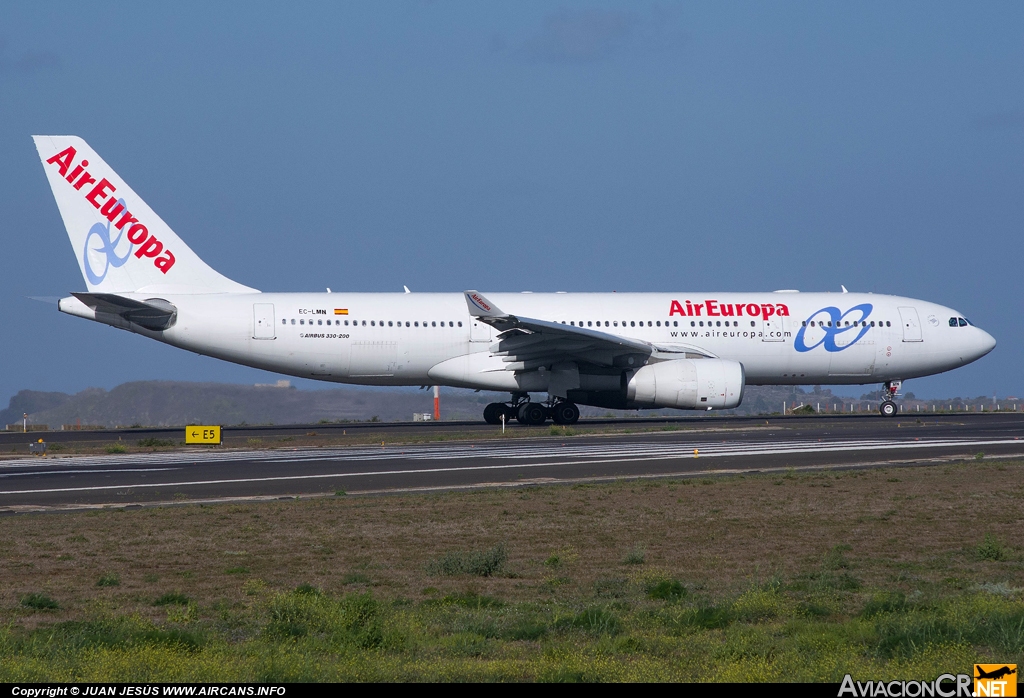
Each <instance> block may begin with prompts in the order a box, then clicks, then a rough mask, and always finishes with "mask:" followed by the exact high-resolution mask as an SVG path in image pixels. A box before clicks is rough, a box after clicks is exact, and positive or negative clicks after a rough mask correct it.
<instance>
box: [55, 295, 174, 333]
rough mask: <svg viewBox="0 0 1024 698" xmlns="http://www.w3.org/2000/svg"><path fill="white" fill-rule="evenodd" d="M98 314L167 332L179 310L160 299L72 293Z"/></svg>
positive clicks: (148, 328)
mask: <svg viewBox="0 0 1024 698" xmlns="http://www.w3.org/2000/svg"><path fill="white" fill-rule="evenodd" d="M71 295H72V296H74V297H75V298H77V299H78V300H80V301H82V302H83V303H84V304H85V305H87V306H89V307H90V308H92V309H93V310H95V311H96V312H97V313H106V314H108V315H120V316H121V317H123V318H124V319H125V320H128V321H129V322H134V323H135V324H136V325H139V326H141V327H145V328H146V329H147V330H166V329H167V328H168V327H170V326H171V325H173V324H174V321H175V319H176V318H177V314H178V309H177V308H176V307H174V305H173V304H171V303H168V302H167V301H165V300H162V299H160V298H151V299H149V300H146V301H137V300H133V299H131V298H125V297H124V296H119V295H117V294H116V293H72V294H71Z"/></svg>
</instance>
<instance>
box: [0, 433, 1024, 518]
mask: <svg viewBox="0 0 1024 698" xmlns="http://www.w3.org/2000/svg"><path fill="white" fill-rule="evenodd" d="M601 423H602V424H604V423H605V422H604V421H603V420H602V422H601ZM629 423H630V424H635V423H636V420H630V421H629ZM656 424H657V422H656V423H655V424H654V425H656ZM671 424H672V425H673V426H674V427H678V430H674V431H658V432H653V433H641V434H618V435H602V436H581V437H552V436H548V435H547V430H538V431H537V434H538V436H537V437H536V438H517V439H515V440H507V441H495V440H488V441H460V442H448V443H438V444H427V445H415V446H401V445H398V446H383V447H380V446H373V447H366V446H360V447H335V448H329V447H321V448H292V449H275V450H262V451H252V450H248V451H247V450H224V449H216V448H214V449H195V450H179V451H171V452H162V453H161V452H157V453H146V454H130V455H103V456H69V457H48V458H45V459H42V458H19V459H9V460H3V461H0V512H4V511H6V512H18V511H31V510H39V509H50V508H57V509H60V508H77V507H88V506H98V505H110V504H115V505H122V506H123V505H135V504H157V503H174V502H182V501H212V500H220V501H223V500H231V499H239V498H242V499H246V498H250V499H254V498H275V497H294V496H298V495H317V494H331V493H334V492H336V491H337V490H345V491H346V492H348V493H351V494H356V493H374V492H389V491H392V492H394V491H408V490H418V489H455V488H463V487H481V486H496V485H523V484H532V483H551V482H572V481H580V480H601V479H615V478H633V477H665V476H678V477H696V476H707V475H714V474H726V473H737V472H771V471H776V470H786V469H788V468H795V469H822V468H849V467H875V466H879V465H891V464H898V465H912V464H924V463H929V462H937V461H942V460H961V459H971V458H974V457H975V454H977V453H978V452H984V453H985V454H986V457H1009V456H1021V457H1024V415H1021V414H1019V413H1018V414H1013V413H1003V414H988V415H985V414H978V415H952V416H948V417H937V418H932V419H924V418H922V420H921V421H920V422H918V421H917V420H916V419H903V420H884V419H882V418H880V417H879V418H876V417H863V418H855V417H832V418H829V417H813V418H790V417H787V418H776V419H774V420H772V419H768V420H765V419H764V418H760V419H756V418H752V419H719V420H713V421H712V420H700V419H690V420H677V421H673V422H671ZM376 426H377V428H378V429H380V428H385V429H387V427H388V425H376ZM434 426H437V425H415V426H413V425H397V426H394V427H393V428H394V429H396V430H397V429H421V430H422V429H430V428H431V427H434ZM472 426H473V428H477V425H472ZM649 426H651V425H649ZM349 427H350V428H351V425H349ZM298 428H300V429H301V428H303V427H298ZM317 428H318V429H321V428H322V425H317ZM487 428H488V429H491V430H493V429H494V427H487ZM279 429H280V428H279ZM462 431H465V430H464V429H463V430H462ZM106 438H107V440H109V439H110V437H109V435H108V436H107V437H106Z"/></svg>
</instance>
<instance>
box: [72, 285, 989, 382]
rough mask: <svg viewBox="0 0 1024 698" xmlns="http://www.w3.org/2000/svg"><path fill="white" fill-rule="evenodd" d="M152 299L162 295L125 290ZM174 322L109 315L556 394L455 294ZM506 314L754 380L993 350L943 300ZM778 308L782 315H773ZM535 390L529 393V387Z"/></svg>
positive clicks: (758, 302)
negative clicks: (739, 369) (518, 363)
mask: <svg viewBox="0 0 1024 698" xmlns="http://www.w3.org/2000/svg"><path fill="white" fill-rule="evenodd" d="M122 295H124V296H126V297H131V298H134V299H136V300H149V299H151V298H152V297H153V295H152V294H122ZM159 298H162V299H164V300H166V301H169V302H170V303H172V304H173V305H174V306H175V307H176V308H177V317H176V320H175V323H174V325H173V326H171V327H170V328H168V329H166V330H163V331H150V330H146V329H143V328H140V327H138V326H135V325H131V324H130V323H125V322H124V321H123V320H122V319H121V318H117V317H112V316H107V317H106V318H103V317H97V316H96V314H95V313H94V312H93V311H92V310H90V309H89V308H87V307H85V306H84V305H81V304H80V303H77V301H75V302H73V303H68V302H67V300H65V301H62V305H61V310H62V311H64V312H68V313H71V314H74V315H79V316H83V317H89V318H90V319H98V320H100V321H103V322H108V323H109V324H113V325H115V326H121V327H124V328H125V329H130V330H132V331H135V332H138V333H139V334H143V335H146V336H148V337H151V338H153V339H157V340H159V341H162V342H166V343H167V344H171V345H173V346H176V347H181V348H183V349H188V350H190V351H194V352H197V353H199V354H205V355H208V356H212V357H216V358H219V359H223V360H226V361H231V362H234V363H238V364H244V365H246V366H252V367H255V368H261V369H265V370H268V371H274V372H277V373H283V374H288V375H292V376H300V377H303V378H313V379H317V380H324V381H333V382H338V383H357V384H364V385H447V386H454V387H463V388H474V389H489V390H502V391H517V390H520V391H521V390H524V389H525V390H533V391H544V390H546V386H545V384H544V369H543V368H542V369H541V370H540V371H539V372H537V371H533V372H531V377H530V379H529V380H528V381H527V383H525V384H524V382H523V379H522V375H520V376H519V377H518V378H517V376H516V373H515V372H514V371H510V370H505V368H506V365H505V364H504V363H503V362H502V360H501V357H499V356H494V355H492V354H491V351H490V348H491V347H492V345H493V344H494V343H495V341H496V338H495V336H494V335H495V331H494V330H493V329H492V328H491V327H489V326H488V325H486V324H483V323H481V322H479V321H478V319H476V318H473V317H471V316H470V314H469V312H468V310H467V307H466V302H465V299H464V296H463V294H456V293H451V294H447V293H406V294H383V293H374V294H363V293H251V294H248V293H246V294H227V293H225V294H196V295H160V296H159ZM488 298H490V299H491V300H492V301H493V302H494V303H496V304H497V305H499V306H500V307H501V308H502V309H503V310H504V311H505V312H507V313H510V314H513V315H520V316H526V317H530V318H536V319H540V320H547V321H551V322H557V323H564V324H566V325H574V326H583V327H585V328H588V329H593V330H599V331H601V332H604V333H607V334H611V335H618V336H622V337H628V338H632V339H637V340H640V341H643V342H648V343H651V344H653V345H655V346H656V347H660V348H664V349H665V350H666V351H672V352H682V353H680V354H679V355H680V356H682V355H690V354H688V353H687V352H692V355H693V356H709V357H715V358H721V359H728V360H731V361H736V362H739V363H741V364H742V365H743V368H744V371H745V375H746V382H747V383H748V384H753V385H768V384H776V385H778V384H801V385H806V384H864V383H879V382H884V381H888V380H899V379H907V378H914V377H919V376H926V375H931V374H935V373H940V372H942V371H948V370H950V369H953V368H956V367H958V366H963V365H964V364H967V363H970V362H972V361H974V360H976V359H978V358H980V357H981V356H983V355H985V354H986V353H988V352H989V351H991V349H992V348H993V347H994V346H995V340H994V339H993V338H992V337H991V336H990V335H989V334H988V333H986V332H985V331H984V330H981V329H979V328H977V327H974V326H972V325H967V324H965V323H963V322H961V321H959V318H962V317H963V315H962V314H961V313H959V312H957V311H955V310H952V309H950V308H946V307H943V306H940V305H936V304H934V303H928V302H925V301H920V300H914V299H910V298H902V297H897V296H886V295H875V294H857V293H841V294H839V293H796V292H776V293H712V294H693V293H691V294H667V293H578V294H570V293H554V294H550V293H543V294H542V293H522V294H500V293H498V294H488ZM769 308H770V309H771V310H770V311H769ZM524 386H525V387H524Z"/></svg>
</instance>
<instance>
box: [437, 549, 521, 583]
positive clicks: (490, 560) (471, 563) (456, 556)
mask: <svg viewBox="0 0 1024 698" xmlns="http://www.w3.org/2000/svg"><path fill="white" fill-rule="evenodd" d="M507 560H508V552H507V551H506V550H505V545H504V544H502V543H499V544H498V545H496V546H494V547H493V548H491V549H490V550H484V551H478V552H462V551H457V550H453V551H449V552H447V553H445V554H444V555H442V556H441V557H439V558H436V559H434V560H431V561H430V562H429V563H428V564H427V574H430V575H444V576H448V577H451V576H454V575H458V574H471V575H476V576H477V577H490V576H492V575H495V574H497V573H498V572H500V571H501V569H502V567H504V566H505V562H506V561H507Z"/></svg>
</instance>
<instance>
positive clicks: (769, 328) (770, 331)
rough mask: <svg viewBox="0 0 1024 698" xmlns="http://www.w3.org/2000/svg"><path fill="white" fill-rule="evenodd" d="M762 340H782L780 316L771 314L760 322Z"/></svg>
mask: <svg viewBox="0 0 1024 698" xmlns="http://www.w3.org/2000/svg"><path fill="white" fill-rule="evenodd" d="M761 332H762V334H761V341H762V342H784V341H786V340H785V338H784V336H783V327H782V318H781V317H779V316H778V315H772V316H771V317H768V318H765V319H764V320H763V321H762V322H761Z"/></svg>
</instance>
